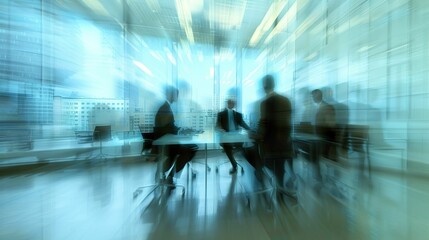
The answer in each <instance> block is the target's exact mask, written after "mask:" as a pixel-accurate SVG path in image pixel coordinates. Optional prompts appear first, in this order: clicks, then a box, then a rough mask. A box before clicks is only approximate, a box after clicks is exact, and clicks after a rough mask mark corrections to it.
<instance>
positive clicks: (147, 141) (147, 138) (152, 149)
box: [133, 126, 185, 199]
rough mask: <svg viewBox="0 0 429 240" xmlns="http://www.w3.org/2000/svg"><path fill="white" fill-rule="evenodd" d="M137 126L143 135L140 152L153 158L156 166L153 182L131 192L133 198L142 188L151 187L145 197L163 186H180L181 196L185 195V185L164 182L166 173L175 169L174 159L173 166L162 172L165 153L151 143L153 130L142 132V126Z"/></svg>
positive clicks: (153, 138)
mask: <svg viewBox="0 0 429 240" xmlns="http://www.w3.org/2000/svg"><path fill="white" fill-rule="evenodd" d="M139 128H140V132H141V134H142V137H143V146H142V150H141V153H142V154H143V155H144V156H146V157H151V158H154V161H156V162H157V167H156V174H155V183H154V184H149V185H145V186H141V187H138V188H137V189H136V190H135V191H134V193H133V198H134V199H135V198H136V197H138V196H139V195H140V194H141V193H142V192H143V190H144V189H146V188H152V190H151V191H150V192H149V193H148V194H147V195H146V197H147V196H149V195H150V194H151V193H153V192H154V191H155V190H156V189H158V188H164V187H169V188H182V197H183V196H184V195H185V186H183V185H180V184H170V183H168V182H166V176H168V174H169V173H170V172H171V171H175V166H176V161H174V163H173V166H172V167H171V168H170V169H169V170H168V171H167V173H164V172H163V163H164V161H165V159H163V158H164V156H165V153H164V152H163V153H160V151H159V148H158V146H154V145H153V144H152V143H153V141H154V140H155V135H154V133H153V132H144V130H143V128H142V127H140V126H139ZM146 197H145V198H146Z"/></svg>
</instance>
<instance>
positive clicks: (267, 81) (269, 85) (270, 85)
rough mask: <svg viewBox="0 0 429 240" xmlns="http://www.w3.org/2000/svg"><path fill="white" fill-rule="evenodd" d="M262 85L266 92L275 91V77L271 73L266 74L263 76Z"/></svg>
mask: <svg viewBox="0 0 429 240" xmlns="http://www.w3.org/2000/svg"><path fill="white" fill-rule="evenodd" d="M262 86H263V88H264V91H265V93H266V94H268V93H271V92H273V91H274V87H275V82H274V77H273V76H272V75H270V74H268V75H265V76H264V77H263V78H262Z"/></svg>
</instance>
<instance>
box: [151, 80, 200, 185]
mask: <svg viewBox="0 0 429 240" xmlns="http://www.w3.org/2000/svg"><path fill="white" fill-rule="evenodd" d="M165 94H166V98H167V99H166V101H165V103H164V104H163V105H162V106H161V107H160V108H159V110H158V112H157V113H156V116H155V128H154V135H155V138H156V139H158V138H160V137H162V136H163V135H165V134H177V133H178V131H179V127H177V126H176V125H175V123H174V115H173V111H172V110H171V107H170V104H172V103H174V102H175V101H176V100H177V98H178V95H179V91H178V90H177V89H176V88H174V87H167V88H166V92H165ZM197 150H198V146H197V145H195V144H175V145H169V146H168V151H167V152H168V158H167V160H166V161H165V163H164V166H163V171H164V172H165V171H167V170H169V169H170V168H171V167H172V166H173V164H174V162H175V160H176V157H177V160H176V166H175V169H173V170H172V171H170V174H169V175H168V176H167V182H168V183H170V184H173V176H174V174H175V173H178V172H180V171H181V170H182V169H183V168H184V167H185V165H186V163H188V162H189V161H191V160H192V158H193V157H194V156H195V153H196V152H197Z"/></svg>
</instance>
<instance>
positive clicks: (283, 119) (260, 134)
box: [257, 75, 295, 188]
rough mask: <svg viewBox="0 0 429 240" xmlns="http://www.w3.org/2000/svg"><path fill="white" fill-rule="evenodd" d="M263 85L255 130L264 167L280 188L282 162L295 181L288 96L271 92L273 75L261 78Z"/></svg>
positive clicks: (281, 183)
mask: <svg viewBox="0 0 429 240" xmlns="http://www.w3.org/2000/svg"><path fill="white" fill-rule="evenodd" d="M262 84H263V88H264V92H265V94H266V97H265V99H263V100H262V101H261V103H260V120H259V126H258V129H257V138H258V140H259V141H258V142H259V151H260V155H261V158H262V160H263V161H264V164H265V166H267V167H268V168H269V169H271V170H272V171H273V173H274V175H275V177H276V180H277V186H279V187H280V188H283V187H284V184H283V181H284V175H285V166H284V164H285V162H287V163H288V166H289V169H290V174H291V176H290V178H289V179H290V181H291V182H293V181H294V180H295V174H294V172H293V166H292V159H293V146H292V140H291V129H292V125H291V120H292V118H291V115H292V106H291V102H290V101H289V99H288V98H287V97H285V96H282V95H280V94H278V93H276V92H275V91H274V88H275V82H274V77H273V76H272V75H266V76H264V77H263V78H262Z"/></svg>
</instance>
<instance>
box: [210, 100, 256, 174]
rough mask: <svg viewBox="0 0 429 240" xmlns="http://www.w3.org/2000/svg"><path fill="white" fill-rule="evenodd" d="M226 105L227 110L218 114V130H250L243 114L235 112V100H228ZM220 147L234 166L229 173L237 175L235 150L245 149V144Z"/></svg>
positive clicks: (224, 144)
mask: <svg viewBox="0 0 429 240" xmlns="http://www.w3.org/2000/svg"><path fill="white" fill-rule="evenodd" d="M226 105H227V106H226V108H225V109H224V110H223V111H221V112H219V113H218V114H217V121H216V128H217V129H218V130H219V131H222V132H236V131H239V127H242V128H244V129H246V130H250V127H249V126H248V125H247V124H246V122H244V120H243V114H241V113H239V112H237V111H235V110H234V108H235V100H234V99H233V98H229V99H227V101H226ZM220 145H221V146H222V148H223V150H224V151H225V154H226V156H228V159H229V161H230V162H231V165H232V168H231V170H230V171H229V173H230V174H234V173H236V172H237V161H236V160H235V158H234V154H233V149H234V148H240V149H241V148H242V147H243V143H221V144H220Z"/></svg>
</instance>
